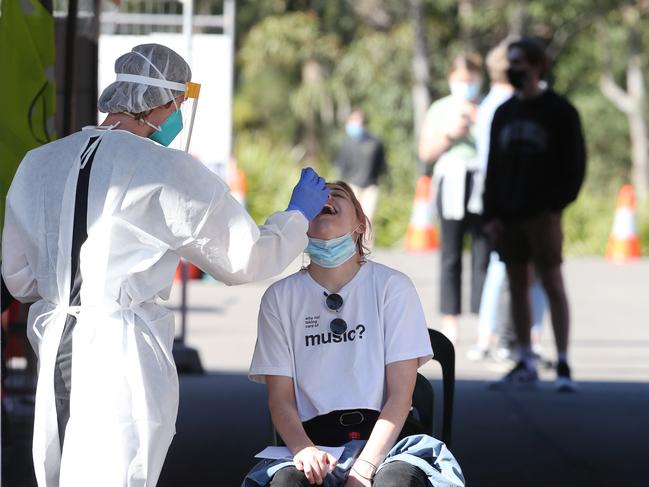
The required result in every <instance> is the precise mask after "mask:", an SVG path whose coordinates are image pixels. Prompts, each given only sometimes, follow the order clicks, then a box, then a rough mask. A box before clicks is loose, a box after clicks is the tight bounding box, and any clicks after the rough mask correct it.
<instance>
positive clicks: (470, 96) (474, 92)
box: [451, 81, 480, 101]
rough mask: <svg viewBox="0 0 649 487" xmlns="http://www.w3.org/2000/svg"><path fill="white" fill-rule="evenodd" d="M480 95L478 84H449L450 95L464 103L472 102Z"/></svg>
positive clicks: (462, 82)
mask: <svg viewBox="0 0 649 487" xmlns="http://www.w3.org/2000/svg"><path fill="white" fill-rule="evenodd" d="M479 94H480V85H479V84H478V83H466V82H464V81H458V82H454V83H451V95H453V96H454V97H456V98H459V99H461V100H465V101H473V100H475V99H476V98H478V95H479Z"/></svg>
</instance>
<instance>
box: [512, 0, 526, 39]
mask: <svg viewBox="0 0 649 487" xmlns="http://www.w3.org/2000/svg"><path fill="white" fill-rule="evenodd" d="M513 9H514V10H513V11H510V12H511V14H510V15H509V37H511V38H513V39H518V38H520V37H524V36H525V35H527V31H528V30H529V23H530V22H529V13H528V5H527V0H521V1H520V2H518V3H517V4H516V5H515V6H514V7H513Z"/></svg>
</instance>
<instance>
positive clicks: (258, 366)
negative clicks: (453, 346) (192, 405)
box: [249, 261, 433, 421]
mask: <svg viewBox="0 0 649 487" xmlns="http://www.w3.org/2000/svg"><path fill="white" fill-rule="evenodd" d="M326 292H327V290H326V289H325V288H324V287H322V286H321V285H320V284H318V283H317V282H316V281H314V280H313V278H312V277H311V276H310V275H309V273H308V272H306V271H300V272H297V273H296V274H293V275H291V276H289V277H287V278H285V279H282V280H281V281H278V282H276V283H275V284H273V285H272V286H271V287H270V288H268V290H267V291H266V293H265V294H264V297H263V298H262V301H261V306H260V310H259V321H258V333H257V344H256V345H255V353H254V355H253V358H252V364H251V365H250V373H249V377H250V379H251V380H253V381H257V382H264V381H265V377H264V376H266V375H283V376H287V377H292V378H293V383H294V388H295V398H296V402H297V411H298V415H299V417H300V420H301V421H307V420H309V419H311V418H313V417H315V416H319V415H322V414H327V413H329V412H331V411H335V410H341V409H356V408H358V409H373V410H376V411H380V410H381V409H382V407H383V404H384V401H385V397H384V396H385V395H384V389H385V366H386V365H387V364H390V363H392V362H398V361H400V360H408V359H413V358H418V359H419V365H422V364H423V363H425V362H427V361H428V360H430V358H431V357H432V356H433V355H432V353H433V351H432V348H431V346H430V339H429V336H428V330H427V326H426V321H425V318H424V312H423V310H422V307H421V302H420V301H419V297H418V296H417V291H416V290H415V287H414V285H413V284H412V282H411V281H410V279H409V278H408V277H407V276H406V275H404V274H402V273H401V272H398V271H395V270H394V269H391V268H389V267H386V266H384V265H381V264H377V263H375V262H371V261H368V262H366V263H365V264H364V265H362V266H361V268H360V270H359V271H358V273H357V274H356V275H355V276H354V278H353V279H352V280H351V281H349V282H348V283H347V284H346V285H345V286H344V287H343V288H342V289H341V290H340V291H339V292H338V293H337V294H339V295H340V296H341V297H342V298H343V305H342V307H341V308H340V309H339V310H338V312H335V311H332V310H330V309H329V308H328V307H327V305H326V294H325V293H326ZM334 318H342V319H344V320H345V321H346V322H347V331H346V332H345V333H343V334H341V335H335V334H334V333H332V332H331V330H330V328H329V326H330V322H331V320H333V319H334Z"/></svg>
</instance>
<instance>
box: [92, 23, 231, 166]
mask: <svg viewBox="0 0 649 487" xmlns="http://www.w3.org/2000/svg"><path fill="white" fill-rule="evenodd" d="M150 43H157V44H163V45H165V46H168V47H170V48H171V49H173V50H174V51H176V52H177V53H178V54H180V55H181V56H183V57H184V58H185V59H187V55H186V50H187V42H186V38H185V37H184V36H183V35H182V34H164V33H153V34H149V35H103V34H102V35H101V36H100V37H99V93H101V92H102V91H103V90H104V88H106V87H107V86H108V85H109V84H110V83H112V82H113V81H115V60H116V59H117V58H118V57H119V56H121V55H122V54H124V53H127V52H129V51H130V50H131V49H132V48H133V47H134V46H136V45H138V44H150ZM188 61H189V65H190V66H191V69H192V81H194V82H196V83H200V84H201V93H200V98H199V100H198V108H197V111H196V119H195V121H194V130H193V134H192V139H191V145H190V148H189V152H190V153H191V154H192V155H193V156H195V157H196V158H197V159H199V160H201V161H202V162H203V163H204V164H205V165H206V166H208V167H209V168H210V169H212V170H213V171H214V172H216V173H217V174H219V175H220V176H221V177H223V176H224V172H225V167H226V164H227V162H228V161H229V159H230V156H231V152H232V148H231V141H232V67H233V60H232V40H231V38H230V37H228V36H225V35H217V34H195V35H193V37H192V58H191V60H188ZM103 117H104V115H103V114H100V118H99V119H100V120H102V119H103ZM172 147H173V145H172ZM177 148H179V147H177Z"/></svg>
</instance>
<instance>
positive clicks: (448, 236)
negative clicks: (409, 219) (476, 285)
mask: <svg viewBox="0 0 649 487" xmlns="http://www.w3.org/2000/svg"><path fill="white" fill-rule="evenodd" d="M440 227H441V234H442V235H441V240H442V245H441V249H440V250H441V251H440V256H441V272H440V277H441V279H440V311H441V313H442V333H444V334H445V335H446V336H447V337H448V339H449V340H450V341H451V342H452V343H453V344H455V342H456V341H457V336H458V326H459V314H460V312H461V309H462V308H461V275H462V244H463V241H464V222H463V221H462V220H446V219H445V218H444V217H440Z"/></svg>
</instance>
